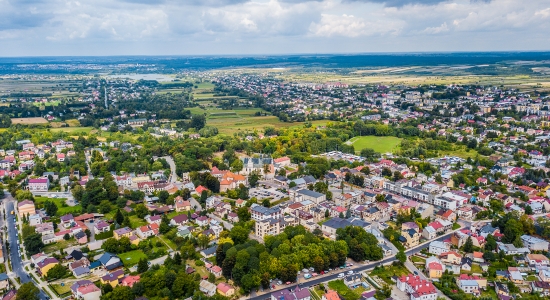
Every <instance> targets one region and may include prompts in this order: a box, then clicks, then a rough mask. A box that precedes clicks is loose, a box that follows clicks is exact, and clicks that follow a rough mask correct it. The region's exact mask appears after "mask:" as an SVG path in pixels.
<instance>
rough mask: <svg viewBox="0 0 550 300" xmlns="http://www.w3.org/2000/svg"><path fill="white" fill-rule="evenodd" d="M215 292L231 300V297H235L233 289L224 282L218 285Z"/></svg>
mask: <svg viewBox="0 0 550 300" xmlns="http://www.w3.org/2000/svg"><path fill="white" fill-rule="evenodd" d="M217 291H218V293H219V294H220V295H222V296H224V297H229V298H231V296H233V295H235V289H234V288H233V287H232V286H230V285H229V284H227V283H225V282H220V283H218V286H217Z"/></svg>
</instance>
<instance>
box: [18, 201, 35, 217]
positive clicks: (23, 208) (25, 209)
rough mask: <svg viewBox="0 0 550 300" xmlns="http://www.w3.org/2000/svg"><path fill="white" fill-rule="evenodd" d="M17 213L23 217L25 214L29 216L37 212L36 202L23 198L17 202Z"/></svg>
mask: <svg viewBox="0 0 550 300" xmlns="http://www.w3.org/2000/svg"><path fill="white" fill-rule="evenodd" d="M17 213H18V214H19V217H20V218H23V216H25V217H27V216H32V215H34V214H36V209H35V206H34V202H32V201H31V200H23V201H21V202H19V203H18V204H17Z"/></svg>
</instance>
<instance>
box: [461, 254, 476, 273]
mask: <svg viewBox="0 0 550 300" xmlns="http://www.w3.org/2000/svg"><path fill="white" fill-rule="evenodd" d="M472 264H473V261H472V259H471V258H469V257H463V258H462V260H461V261H460V269H461V270H464V271H466V272H470V271H471V270H472Z"/></svg>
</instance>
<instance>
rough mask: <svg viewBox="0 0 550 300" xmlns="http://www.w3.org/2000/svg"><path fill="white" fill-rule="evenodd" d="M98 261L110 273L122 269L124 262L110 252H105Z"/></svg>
mask: <svg viewBox="0 0 550 300" xmlns="http://www.w3.org/2000/svg"><path fill="white" fill-rule="evenodd" d="M98 261H99V263H100V264H101V266H102V267H103V268H105V269H106V270H108V271H110V270H114V269H116V268H119V267H122V262H121V261H120V258H119V257H118V256H116V255H115V254H112V253H109V252H105V253H104V254H103V255H102V256H101V257H100V258H99V260H98Z"/></svg>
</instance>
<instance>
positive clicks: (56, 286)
mask: <svg viewBox="0 0 550 300" xmlns="http://www.w3.org/2000/svg"><path fill="white" fill-rule="evenodd" d="M51 287H52V288H53V289H54V290H55V292H56V293H57V294H58V295H63V294H67V293H70V292H71V285H70V284H65V285H64V286H61V284H52V285H51Z"/></svg>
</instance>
